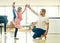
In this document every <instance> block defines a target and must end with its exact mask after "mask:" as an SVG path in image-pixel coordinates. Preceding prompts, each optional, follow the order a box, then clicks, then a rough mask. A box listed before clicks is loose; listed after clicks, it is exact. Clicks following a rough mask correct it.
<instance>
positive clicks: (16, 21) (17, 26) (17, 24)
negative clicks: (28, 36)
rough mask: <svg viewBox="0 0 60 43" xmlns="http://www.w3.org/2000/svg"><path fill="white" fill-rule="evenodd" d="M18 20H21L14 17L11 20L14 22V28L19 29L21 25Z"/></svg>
mask: <svg viewBox="0 0 60 43" xmlns="http://www.w3.org/2000/svg"><path fill="white" fill-rule="evenodd" d="M20 22H21V20H20V19H18V18H16V19H15V20H13V21H12V23H13V24H14V26H15V27H16V28H19V29H21V28H22V26H21V25H20Z"/></svg>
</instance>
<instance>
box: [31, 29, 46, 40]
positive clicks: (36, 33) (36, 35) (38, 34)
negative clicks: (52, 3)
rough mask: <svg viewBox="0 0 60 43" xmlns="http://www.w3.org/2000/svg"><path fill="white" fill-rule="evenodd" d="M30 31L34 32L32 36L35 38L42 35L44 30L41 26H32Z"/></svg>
mask: <svg viewBox="0 0 60 43" xmlns="http://www.w3.org/2000/svg"><path fill="white" fill-rule="evenodd" d="M32 31H33V32H34V35H33V38H34V39H35V38H37V37H40V36H41V35H43V34H44V33H45V31H46V30H43V29H41V28H33V29H32Z"/></svg>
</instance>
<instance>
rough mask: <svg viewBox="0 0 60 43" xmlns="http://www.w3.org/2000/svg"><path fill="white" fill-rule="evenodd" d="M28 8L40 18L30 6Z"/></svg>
mask: <svg viewBox="0 0 60 43" xmlns="http://www.w3.org/2000/svg"><path fill="white" fill-rule="evenodd" d="M28 8H29V9H30V10H31V11H32V12H33V13H34V14H35V15H37V16H39V15H38V13H36V12H35V11H34V10H33V9H32V8H31V7H30V5H28Z"/></svg>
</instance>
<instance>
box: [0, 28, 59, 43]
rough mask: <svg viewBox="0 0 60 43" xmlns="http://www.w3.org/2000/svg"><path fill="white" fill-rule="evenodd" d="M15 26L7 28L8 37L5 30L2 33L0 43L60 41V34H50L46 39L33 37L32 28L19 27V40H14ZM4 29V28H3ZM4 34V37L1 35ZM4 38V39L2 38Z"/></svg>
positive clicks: (53, 42)
mask: <svg viewBox="0 0 60 43" xmlns="http://www.w3.org/2000/svg"><path fill="white" fill-rule="evenodd" d="M14 30H15V29H14V28H7V33H6V39H4V32H2V35H1V34H0V43H5V41H6V43H34V42H35V43H41V41H42V42H43V43H44V42H46V43H60V34H52V33H51V34H48V35H47V38H46V40H39V39H33V38H32V35H33V32H32V31H31V30H28V29H27V30H26V29H19V31H18V33H17V38H19V40H14ZM2 31H4V29H2ZM1 36H2V37H1ZM1 39H2V40H1Z"/></svg>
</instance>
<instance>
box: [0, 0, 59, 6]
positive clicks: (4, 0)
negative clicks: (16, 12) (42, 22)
mask: <svg viewBox="0 0 60 43" xmlns="http://www.w3.org/2000/svg"><path fill="white" fill-rule="evenodd" d="M14 1H15V2H16V5H25V4H31V5H60V0H0V5H11V4H12V2H14Z"/></svg>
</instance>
